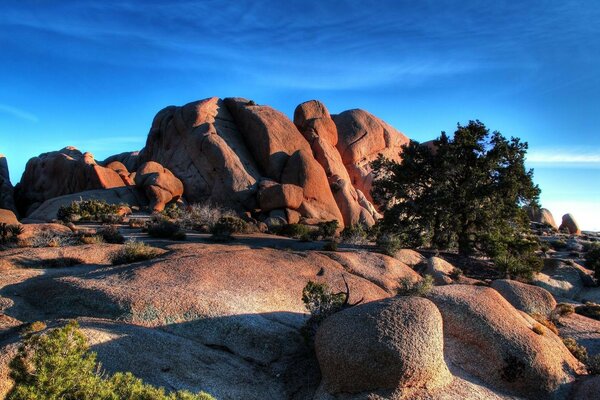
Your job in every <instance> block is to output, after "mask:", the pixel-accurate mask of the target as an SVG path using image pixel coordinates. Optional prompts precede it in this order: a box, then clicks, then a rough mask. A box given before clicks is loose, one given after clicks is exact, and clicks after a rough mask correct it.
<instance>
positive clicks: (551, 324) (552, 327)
mask: <svg viewBox="0 0 600 400" xmlns="http://www.w3.org/2000/svg"><path fill="white" fill-rule="evenodd" d="M531 318H533V319H535V320H536V321H537V322H538V323H539V324H540V325H543V326H545V327H546V328H548V329H549V330H550V331H552V332H553V333H554V334H555V335H558V329H557V328H556V325H555V324H554V322H552V321H551V320H549V319H548V318H546V316H545V315H542V314H539V313H533V314H531Z"/></svg>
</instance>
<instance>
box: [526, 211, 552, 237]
mask: <svg viewBox="0 0 600 400" xmlns="http://www.w3.org/2000/svg"><path fill="white" fill-rule="evenodd" d="M526 211H527V216H528V217H529V220H530V221H531V222H537V223H538V224H543V225H547V226H549V227H551V228H552V229H554V230H555V231H557V230H558V225H556V222H555V221H554V217H553V216H552V213H551V212H550V210H548V209H547V208H534V207H528V208H527V209H526Z"/></svg>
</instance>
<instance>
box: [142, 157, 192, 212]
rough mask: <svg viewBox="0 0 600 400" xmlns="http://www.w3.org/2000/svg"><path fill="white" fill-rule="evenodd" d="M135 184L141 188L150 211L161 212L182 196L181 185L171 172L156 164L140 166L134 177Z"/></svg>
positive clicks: (151, 162) (148, 163)
mask: <svg viewBox="0 0 600 400" xmlns="http://www.w3.org/2000/svg"><path fill="white" fill-rule="evenodd" d="M135 184H136V185H137V186H138V187H139V188H143V189H144V191H145V193H146V196H147V197H148V202H149V207H150V208H151V209H152V211H162V210H163V209H164V208H165V205H166V204H167V203H170V202H172V201H177V200H178V199H180V198H181V196H182V195H183V184H182V183H181V181H180V180H179V179H177V177H176V176H175V175H173V173H172V172H171V171H169V170H168V169H166V168H165V167H163V166H162V165H160V164H159V163H157V162H154V161H149V162H146V163H144V164H142V165H141V166H140V167H139V168H138V170H137V172H136V175H135Z"/></svg>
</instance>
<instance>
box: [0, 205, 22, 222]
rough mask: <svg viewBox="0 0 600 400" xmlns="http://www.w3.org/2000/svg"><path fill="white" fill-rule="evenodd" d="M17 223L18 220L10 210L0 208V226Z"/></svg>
mask: <svg viewBox="0 0 600 400" xmlns="http://www.w3.org/2000/svg"><path fill="white" fill-rule="evenodd" d="M18 223H19V220H18V219H17V216H16V215H15V213H14V212H12V210H5V209H3V208H0V224H9V225H16V224H18Z"/></svg>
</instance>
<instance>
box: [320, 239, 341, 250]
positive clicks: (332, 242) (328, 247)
mask: <svg viewBox="0 0 600 400" xmlns="http://www.w3.org/2000/svg"><path fill="white" fill-rule="evenodd" d="M337 249H338V242H336V241H335V240H330V241H329V242H327V243H325V244H324V245H323V251H337Z"/></svg>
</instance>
